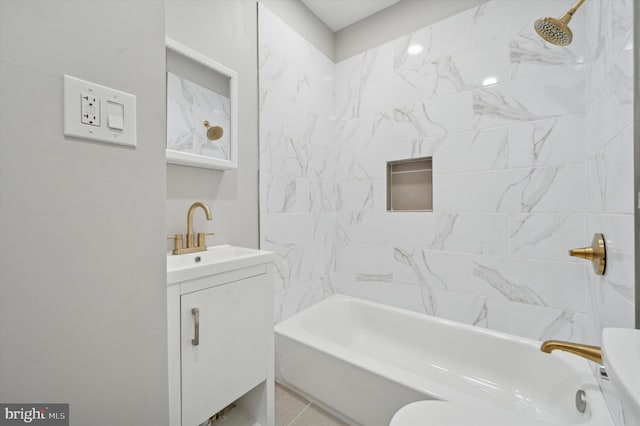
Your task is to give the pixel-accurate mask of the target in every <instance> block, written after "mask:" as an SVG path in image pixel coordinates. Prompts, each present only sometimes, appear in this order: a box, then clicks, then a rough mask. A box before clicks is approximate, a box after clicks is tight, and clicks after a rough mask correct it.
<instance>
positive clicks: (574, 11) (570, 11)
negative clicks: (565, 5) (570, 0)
mask: <svg viewBox="0 0 640 426" xmlns="http://www.w3.org/2000/svg"><path fill="white" fill-rule="evenodd" d="M582 3H584V0H578V1H577V2H576V4H574V5H573V7H572V8H571V9H569V11H568V12H567V15H571V16H573V14H574V13H576V11H577V10H578V8H579V7H580V6H582Z"/></svg>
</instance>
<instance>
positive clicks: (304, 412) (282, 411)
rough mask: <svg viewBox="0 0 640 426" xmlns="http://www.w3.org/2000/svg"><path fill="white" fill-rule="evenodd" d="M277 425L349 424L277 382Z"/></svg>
mask: <svg viewBox="0 0 640 426" xmlns="http://www.w3.org/2000/svg"><path fill="white" fill-rule="evenodd" d="M276 426H348V424H347V423H344V422H343V421H341V420H340V419H337V418H336V417H334V416H333V415H331V414H329V413H327V412H326V411H325V410H323V409H322V408H320V407H318V406H317V405H315V404H313V403H311V402H309V401H307V400H306V399H305V398H303V397H302V396H300V395H298V394H297V393H295V392H293V391H291V390H289V389H287V388H285V387H283V386H281V385H279V384H276Z"/></svg>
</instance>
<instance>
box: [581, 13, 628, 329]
mask: <svg viewBox="0 0 640 426" xmlns="http://www.w3.org/2000/svg"><path fill="white" fill-rule="evenodd" d="M585 6H586V8H585V16H586V30H587V31H586V35H585V37H586V55H585V57H586V67H585V71H586V146H587V148H586V149H587V177H588V180H587V183H588V205H587V230H588V234H589V235H591V234H592V233H594V232H602V233H603V234H604V235H605V237H606V239H607V243H609V245H608V254H609V265H608V269H607V272H606V274H605V275H604V276H595V275H593V274H589V275H588V278H589V283H590V286H591V295H592V307H593V314H594V320H595V326H596V329H597V330H600V329H601V328H603V327H629V328H633V326H634V324H633V318H634V268H633V259H634V248H633V220H634V219H633V207H634V206H633V204H634V200H633V192H634V191H633V10H632V1H631V0H596V1H590V2H586V3H585Z"/></svg>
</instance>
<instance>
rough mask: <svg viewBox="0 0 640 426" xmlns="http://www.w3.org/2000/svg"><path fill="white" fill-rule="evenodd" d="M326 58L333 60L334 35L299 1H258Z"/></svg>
mask: <svg viewBox="0 0 640 426" xmlns="http://www.w3.org/2000/svg"><path fill="white" fill-rule="evenodd" d="M259 3H261V4H263V5H265V6H267V8H268V9H269V10H270V11H271V12H272V13H273V14H275V15H276V16H278V17H279V18H280V19H282V21H283V22H286V23H287V25H289V26H291V28H293V29H294V30H295V31H296V32H297V33H298V34H300V35H301V36H302V37H303V38H304V39H305V40H308V41H309V42H310V43H311V44H312V45H313V46H314V47H315V48H316V49H318V50H320V52H322V53H323V54H324V55H325V56H326V57H328V58H329V59H331V60H335V46H334V45H335V35H334V32H333V31H332V30H331V28H329V27H328V26H327V25H326V24H325V23H324V22H322V21H321V20H320V18H318V17H317V16H316V15H315V14H314V13H313V12H312V11H311V10H309V8H308V7H307V6H306V5H305V4H304V3H302V2H301V1H300V0H259Z"/></svg>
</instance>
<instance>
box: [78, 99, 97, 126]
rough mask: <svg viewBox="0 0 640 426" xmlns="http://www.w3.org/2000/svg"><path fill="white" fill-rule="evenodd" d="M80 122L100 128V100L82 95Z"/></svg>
mask: <svg viewBox="0 0 640 426" xmlns="http://www.w3.org/2000/svg"><path fill="white" fill-rule="evenodd" d="M80 97H81V101H80V105H81V106H80V114H81V115H82V116H81V117H80V121H82V122H83V123H84V124H90V125H92V126H98V127H99V126H100V98H98V97H96V96H94V95H91V94H87V93H82V94H81V95H80Z"/></svg>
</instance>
